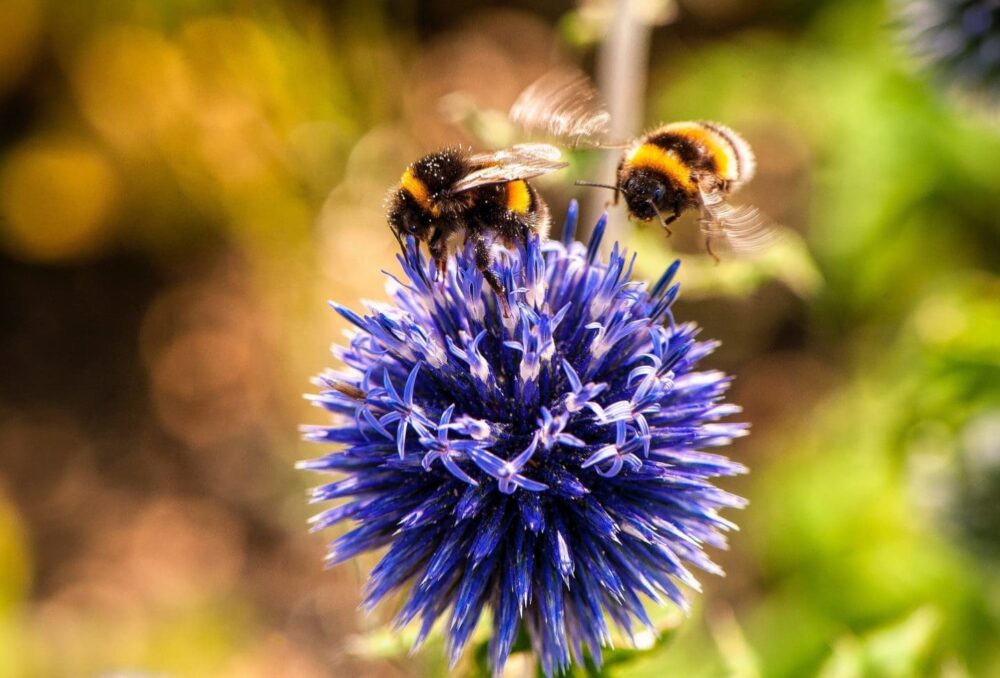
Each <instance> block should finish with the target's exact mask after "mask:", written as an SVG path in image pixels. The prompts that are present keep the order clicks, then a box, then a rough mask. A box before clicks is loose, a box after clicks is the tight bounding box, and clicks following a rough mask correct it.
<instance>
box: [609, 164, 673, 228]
mask: <svg viewBox="0 0 1000 678" xmlns="http://www.w3.org/2000/svg"><path fill="white" fill-rule="evenodd" d="M621 191H622V194H623V195H624V196H625V203H626V204H627V205H628V209H629V212H631V213H632V215H633V216H634V217H635V218H637V219H641V220H642V221H649V220H650V219H655V218H656V213H657V210H659V212H660V213H669V212H676V211H680V207H681V205H682V201H683V195H682V194H681V193H680V191H678V190H677V189H676V188H675V187H674V186H673V184H672V183H671V182H670V180H669V179H668V178H667V177H665V176H663V175H661V174H659V173H657V172H650V171H648V170H636V171H633V172H630V173H629V175H628V176H627V177H626V178H625V180H624V181H623V182H622V184H621Z"/></svg>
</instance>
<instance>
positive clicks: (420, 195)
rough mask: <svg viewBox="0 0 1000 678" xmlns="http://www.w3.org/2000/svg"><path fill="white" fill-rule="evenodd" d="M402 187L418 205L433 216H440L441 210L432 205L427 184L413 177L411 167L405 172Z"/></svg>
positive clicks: (400, 182) (401, 180) (401, 181)
mask: <svg viewBox="0 0 1000 678" xmlns="http://www.w3.org/2000/svg"><path fill="white" fill-rule="evenodd" d="M399 184H400V187H401V188H402V189H403V190H404V191H406V192H407V193H409V194H410V195H411V196H412V197H413V199H414V200H416V201H417V204H418V205H420V206H421V207H422V208H424V209H425V210H427V211H428V212H430V213H431V214H432V215H433V216H435V217H437V216H440V210H439V209H437V207H435V206H434V205H432V204H431V196H430V193H428V191H427V184H425V183H424V182H422V181H421V180H420V179H418V178H417V177H415V176H414V175H413V170H412V169H410V168H409V167H407V168H406V171H405V172H403V178H402V179H400V180H399Z"/></svg>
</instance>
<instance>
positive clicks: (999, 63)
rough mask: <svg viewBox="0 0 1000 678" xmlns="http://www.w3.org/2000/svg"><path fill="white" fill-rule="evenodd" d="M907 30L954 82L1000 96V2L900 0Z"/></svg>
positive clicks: (927, 59)
mask: <svg viewBox="0 0 1000 678" xmlns="http://www.w3.org/2000/svg"><path fill="white" fill-rule="evenodd" d="M896 7H897V10H898V11H897V15H898V17H899V24H900V28H901V32H902V35H903V37H904V39H906V40H907V41H908V42H909V43H910V45H911V48H912V49H913V51H914V52H915V53H916V55H917V56H918V57H919V58H920V59H921V61H923V62H924V63H925V64H926V66H927V67H929V68H931V69H932V70H933V71H935V72H936V73H937V75H938V76H939V77H940V78H941V79H942V80H943V81H944V82H945V83H947V84H949V85H957V86H959V87H962V88H965V89H968V90H971V91H976V92H980V93H983V94H986V95H987V96H989V97H990V98H991V99H993V100H994V101H995V100H996V99H997V98H998V97H1000V2H997V0H897V2H896Z"/></svg>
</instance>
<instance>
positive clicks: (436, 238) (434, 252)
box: [427, 229, 448, 283]
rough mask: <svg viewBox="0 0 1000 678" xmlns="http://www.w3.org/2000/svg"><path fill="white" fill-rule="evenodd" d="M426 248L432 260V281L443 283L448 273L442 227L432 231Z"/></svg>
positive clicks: (446, 248) (446, 251)
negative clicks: (432, 233)
mask: <svg viewBox="0 0 1000 678" xmlns="http://www.w3.org/2000/svg"><path fill="white" fill-rule="evenodd" d="M427 248H428V249H429V250H430V251H431V258H432V259H433V260H434V281H435V282H438V283H443V282H444V280H445V277H446V276H447V274H448V243H447V241H446V239H445V237H444V231H443V230H442V229H437V230H435V231H434V235H433V236H431V241H430V242H429V243H428V245H427Z"/></svg>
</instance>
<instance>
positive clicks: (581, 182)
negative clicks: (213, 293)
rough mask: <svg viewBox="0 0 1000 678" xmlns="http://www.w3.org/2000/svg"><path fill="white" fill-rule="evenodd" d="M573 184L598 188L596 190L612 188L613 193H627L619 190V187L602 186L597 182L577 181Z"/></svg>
mask: <svg viewBox="0 0 1000 678" xmlns="http://www.w3.org/2000/svg"><path fill="white" fill-rule="evenodd" d="M573 183H574V184H576V185H577V186H593V187H596V188H610V189H611V190H612V191H621V192H622V193H624V192H625V191H622V189H620V188H618V187H617V186H612V185H611V184H600V183H597V182H595V181H581V180H577V181H574V182H573Z"/></svg>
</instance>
